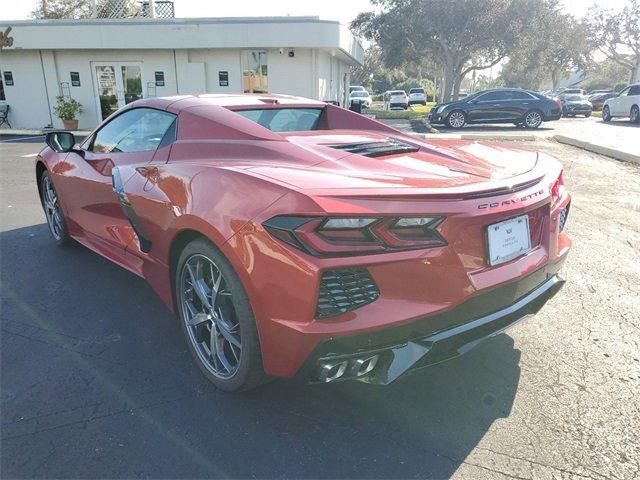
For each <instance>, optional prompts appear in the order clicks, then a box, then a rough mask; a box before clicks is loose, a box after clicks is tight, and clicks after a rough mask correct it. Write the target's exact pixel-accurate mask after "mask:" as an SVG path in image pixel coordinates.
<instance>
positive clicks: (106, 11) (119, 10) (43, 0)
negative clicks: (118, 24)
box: [31, 0, 141, 19]
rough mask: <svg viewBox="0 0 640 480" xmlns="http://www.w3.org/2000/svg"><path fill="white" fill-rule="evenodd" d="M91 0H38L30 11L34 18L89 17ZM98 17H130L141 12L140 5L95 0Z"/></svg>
mask: <svg viewBox="0 0 640 480" xmlns="http://www.w3.org/2000/svg"><path fill="white" fill-rule="evenodd" d="M93 3H94V2H93V1H92V0H40V1H39V2H38V6H37V8H36V9H35V10H34V11H33V12H31V16H32V17H34V18H43V19H63V18H71V19H78V18H91V17H92V16H93V14H94V12H93ZM95 3H96V14H97V16H98V18H130V17H135V16H138V15H140V14H141V7H140V5H139V4H138V3H137V2H136V1H135V0H96V1H95Z"/></svg>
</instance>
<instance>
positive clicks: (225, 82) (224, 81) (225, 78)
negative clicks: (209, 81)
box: [218, 71, 229, 87]
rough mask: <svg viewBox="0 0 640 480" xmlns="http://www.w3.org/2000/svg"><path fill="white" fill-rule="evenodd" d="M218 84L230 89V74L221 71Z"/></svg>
mask: <svg viewBox="0 0 640 480" xmlns="http://www.w3.org/2000/svg"><path fill="white" fill-rule="evenodd" d="M218 83H219V84H220V86H221V87H228V86H229V72H223V71H219V72H218Z"/></svg>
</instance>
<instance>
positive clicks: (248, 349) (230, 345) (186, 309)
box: [175, 238, 266, 392]
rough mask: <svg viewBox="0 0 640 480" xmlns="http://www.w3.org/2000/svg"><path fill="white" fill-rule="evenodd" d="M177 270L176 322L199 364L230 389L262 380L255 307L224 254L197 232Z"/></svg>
mask: <svg viewBox="0 0 640 480" xmlns="http://www.w3.org/2000/svg"><path fill="white" fill-rule="evenodd" d="M175 272H176V274H175V275H176V277H175V286H176V299H177V302H178V314H179V316H180V320H181V322H180V323H181V325H182V329H183V333H184V335H185V338H186V340H187V345H188V346H189V350H190V351H191V354H192V356H193V357H194V359H195V361H196V363H197V364H198V367H200V370H202V372H203V373H204V374H205V376H206V377H207V378H208V379H209V380H210V381H211V382H212V383H213V384H214V385H215V386H216V387H218V388H219V389H221V390H225V391H228V392H237V391H243V390H248V389H251V388H254V387H257V386H259V385H260V384H262V383H264V381H265V379H266V375H265V373H264V369H263V367H262V355H261V352H260V342H259V340H258V331H257V328H256V322H255V318H254V316H253V311H252V309H251V305H250V304H249V299H248V298H247V295H246V293H245V291H244V288H243V287H242V284H241V283H240V280H239V279H238V276H237V275H236V273H235V272H234V270H233V268H232V267H231V264H230V263H229V262H228V261H227V259H226V258H225V257H224V256H223V255H222V253H220V251H219V250H218V249H217V248H216V247H215V246H214V245H213V244H212V243H211V242H209V241H208V240H206V239H204V238H199V239H197V240H194V241H192V242H191V243H189V244H188V245H187V246H186V247H185V248H184V250H182V252H181V254H180V258H179V259H178V262H177V268H176V269H175Z"/></svg>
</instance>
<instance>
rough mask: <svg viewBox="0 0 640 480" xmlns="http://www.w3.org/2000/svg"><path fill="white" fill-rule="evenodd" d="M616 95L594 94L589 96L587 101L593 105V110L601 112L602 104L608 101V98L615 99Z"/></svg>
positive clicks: (613, 93)
mask: <svg viewBox="0 0 640 480" xmlns="http://www.w3.org/2000/svg"><path fill="white" fill-rule="evenodd" d="M617 95H618V94H617V93H615V92H610V93H596V94H595V95H591V96H590V97H589V101H590V102H591V105H593V109H594V110H602V107H603V106H604V102H605V101H607V100H609V99H610V98H613V97H616V96H617Z"/></svg>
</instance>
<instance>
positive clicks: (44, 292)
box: [0, 224, 520, 478]
mask: <svg viewBox="0 0 640 480" xmlns="http://www.w3.org/2000/svg"><path fill="white" fill-rule="evenodd" d="M0 247H1V254H2V270H1V273H0V280H1V285H2V289H1V292H2V294H1V295H2V305H1V310H0V311H1V326H2V337H1V362H2V371H1V385H0V387H1V393H0V407H1V408H2V412H3V414H2V447H3V448H2V458H1V471H2V476H3V477H7V478H8V477H11V478H13V477H38V476H42V477H49V478H51V477H74V478H75V477H87V478H97V477H102V478H124V477H127V478H133V477H152V478H156V477H164V478H186V477H188V478H203V477H209V478H211V477H231V476H233V477H240V478H248V477H262V478H274V477H298V478H344V477H358V478H365V477H366V478H413V477H420V478H426V477H429V478H431V477H437V478H447V477H449V476H451V475H452V474H453V473H454V472H455V471H456V469H457V468H458V466H459V465H460V464H461V462H463V461H464V459H465V458H466V457H467V455H468V454H469V452H470V451H471V450H472V449H473V448H474V447H475V446H476V445H477V444H478V443H479V442H480V441H481V440H482V438H483V436H484V434H485V433H486V432H487V430H488V429H489V428H490V427H491V426H492V424H493V423H494V421H495V420H497V419H499V418H503V417H507V416H509V414H510V411H511V407H512V404H513V401H514V396H515V392H516V390H517V387H518V380H519V377H520V369H519V367H518V363H519V359H520V352H519V351H518V350H515V349H514V348H513V341H512V340H511V338H510V337H509V336H506V335H500V336H498V337H494V338H492V339H490V340H488V341H487V342H485V343H484V344H483V345H481V346H480V347H478V348H477V349H476V350H474V351H472V352H470V353H469V354H467V355H466V356H464V357H462V358H459V359H456V360H453V361H450V362H448V363H446V364H441V365H438V366H435V367H432V368H431V369H428V370H423V371H420V372H416V373H415V374H413V375H411V376H408V377H406V378H404V379H403V380H401V381H399V382H397V383H396V384H394V385H392V386H390V387H387V388H380V387H373V386H369V385H365V384H357V383H355V384H346V383H345V384H338V385H328V386H302V385H299V384H294V383H291V382H287V381H282V380H279V381H274V382H272V383H270V384H268V385H266V386H265V387H263V388H262V389H260V390H257V391H253V392H250V393H247V394H242V395H229V394H223V393H221V392H218V391H217V390H215V389H214V388H213V386H211V385H210V384H209V383H208V382H207V381H206V380H205V379H204V378H203V377H202V375H201V374H200V372H199V370H198V368H197V367H196V366H195V364H194V363H193V362H192V360H191V358H190V356H189V353H188V351H187V349H186V345H185V343H184V340H183V338H182V333H181V330H180V328H179V325H178V323H177V321H176V319H175V317H174V316H173V315H172V314H171V313H170V312H168V311H167V310H166V309H165V308H164V306H163V305H162V304H161V302H160V300H159V299H158V298H156V296H155V294H154V293H153V292H152V291H151V289H150V288H149V287H148V286H147V285H146V283H145V282H144V281H143V280H141V279H139V278H137V277H135V276H133V275H131V274H129V273H128V272H126V271H124V270H122V269H120V268H118V267H116V266H115V265H112V264H110V263H109V262H108V261H106V260H104V259H102V258H101V257H99V256H98V255H96V254H94V253H92V252H90V251H88V250H86V249H85V248H83V247H80V246H73V247H70V248H58V247H56V246H54V244H53V242H52V241H51V239H50V237H49V232H48V229H47V227H46V225H44V224H42V225H36V226H31V227H26V228H20V229H16V230H12V231H8V232H4V233H2V234H1V236H0Z"/></svg>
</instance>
